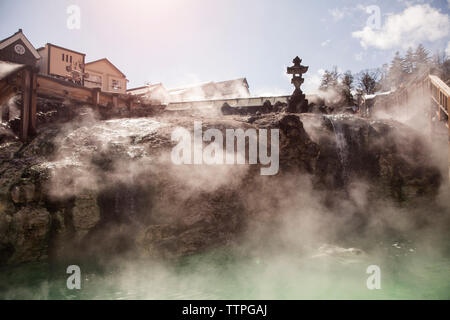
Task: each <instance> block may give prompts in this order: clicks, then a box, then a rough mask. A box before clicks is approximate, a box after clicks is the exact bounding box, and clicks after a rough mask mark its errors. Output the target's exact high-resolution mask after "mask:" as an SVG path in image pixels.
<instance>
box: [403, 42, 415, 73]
mask: <svg viewBox="0 0 450 320" xmlns="http://www.w3.org/2000/svg"><path fill="white" fill-rule="evenodd" d="M414 63H415V56H414V51H413V49H412V48H411V47H409V48H408V51H406V55H405V58H404V59H403V61H402V68H403V72H404V73H405V74H412V73H413V72H414V70H415V67H416V66H415V64H414Z"/></svg>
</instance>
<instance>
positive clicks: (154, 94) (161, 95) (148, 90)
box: [127, 83, 170, 104]
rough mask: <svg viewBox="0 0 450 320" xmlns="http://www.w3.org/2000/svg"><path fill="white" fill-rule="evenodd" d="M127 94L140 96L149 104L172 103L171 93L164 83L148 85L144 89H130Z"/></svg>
mask: <svg viewBox="0 0 450 320" xmlns="http://www.w3.org/2000/svg"><path fill="white" fill-rule="evenodd" d="M127 93H128V94H131V95H134V96H138V97H140V98H141V99H142V100H144V101H145V102H147V103H154V104H167V103H168V102H170V101H169V99H170V96H169V93H168V92H167V89H166V88H165V87H164V86H163V84H162V83H155V84H148V85H146V86H143V87H138V88H133V89H129V90H127Z"/></svg>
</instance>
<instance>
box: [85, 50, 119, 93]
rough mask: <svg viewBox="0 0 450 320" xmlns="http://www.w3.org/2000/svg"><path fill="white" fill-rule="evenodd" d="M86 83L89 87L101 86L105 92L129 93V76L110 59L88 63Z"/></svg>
mask: <svg viewBox="0 0 450 320" xmlns="http://www.w3.org/2000/svg"><path fill="white" fill-rule="evenodd" d="M85 71H86V75H85V82H84V85H85V86H86V87H88V88H100V89H101V91H103V92H112V93H122V94H126V93H127V82H128V80H127V77H126V76H125V74H123V73H122V71H120V70H119V69H118V68H117V67H116V66H115V65H113V64H112V63H111V62H110V61H109V60H108V59H106V58H103V59H100V60H96V61H92V62H88V63H86V68H85Z"/></svg>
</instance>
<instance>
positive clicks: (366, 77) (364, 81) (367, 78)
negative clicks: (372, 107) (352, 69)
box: [356, 70, 380, 94]
mask: <svg viewBox="0 0 450 320" xmlns="http://www.w3.org/2000/svg"><path fill="white" fill-rule="evenodd" d="M379 78H380V74H379V72H378V70H376V71H372V70H364V71H361V72H360V73H359V74H358V77H357V82H356V84H357V88H358V90H359V91H360V92H361V93H362V94H374V93H375V92H376V91H377V88H378V81H379Z"/></svg>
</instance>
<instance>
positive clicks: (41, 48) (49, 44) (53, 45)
mask: <svg viewBox="0 0 450 320" xmlns="http://www.w3.org/2000/svg"><path fill="white" fill-rule="evenodd" d="M46 45H47V46H51V47H55V48H58V49H62V50H66V51H70V52H73V53H76V54H80V55H82V56H86V54H85V53H82V52H78V51H75V50H72V49H67V48H64V47H61V46H57V45H56V44H53V43H47V44H46ZM43 49H45V47H40V48H39V49H37V51H41V50H43Z"/></svg>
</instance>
